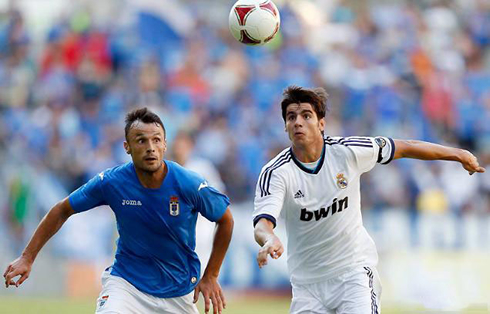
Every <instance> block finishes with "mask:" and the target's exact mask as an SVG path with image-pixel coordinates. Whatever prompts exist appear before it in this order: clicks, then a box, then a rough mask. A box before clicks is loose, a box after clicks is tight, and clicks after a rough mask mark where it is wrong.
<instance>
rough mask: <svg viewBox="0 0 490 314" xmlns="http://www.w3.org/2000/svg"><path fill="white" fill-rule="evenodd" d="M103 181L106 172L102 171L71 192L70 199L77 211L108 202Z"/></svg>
mask: <svg viewBox="0 0 490 314" xmlns="http://www.w3.org/2000/svg"><path fill="white" fill-rule="evenodd" d="M103 181H104V173H103V172H101V173H99V174H98V175H96V176H95V177H93V178H92V179H90V180H89V181H88V182H87V183H85V184H84V185H82V186H81V187H79V188H78V189H77V190H75V191H73V192H72V193H71V194H70V196H69V197H68V200H69V201H70V205H71V207H72V208H73V210H74V211H75V212H77V213H79V212H83V211H86V210H89V209H91V208H94V207H97V206H101V205H106V204H107V203H106V201H105V199H104V193H103V191H102V184H103Z"/></svg>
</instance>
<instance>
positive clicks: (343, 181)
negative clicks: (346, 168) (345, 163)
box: [337, 172, 348, 189]
mask: <svg viewBox="0 0 490 314" xmlns="http://www.w3.org/2000/svg"><path fill="white" fill-rule="evenodd" d="M347 184H348V182H347V178H346V177H344V174H343V173H341V172H340V173H338V174H337V186H338V187H339V188H341V189H345V188H346V187H347Z"/></svg>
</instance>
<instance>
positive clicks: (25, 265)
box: [3, 198, 75, 288]
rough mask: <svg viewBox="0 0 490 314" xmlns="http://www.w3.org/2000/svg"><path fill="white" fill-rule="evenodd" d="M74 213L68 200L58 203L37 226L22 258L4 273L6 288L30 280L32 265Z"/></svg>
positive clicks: (9, 266)
mask: <svg viewBox="0 0 490 314" xmlns="http://www.w3.org/2000/svg"><path fill="white" fill-rule="evenodd" d="M74 213H75V211H74V210H73V209H72V208H71V205H70V202H69V201H68V198H65V199H64V200H62V201H60V202H58V203H57V204H56V205H54V206H53V208H51V210H50V211H49V212H48V213H47V214H46V216H44V218H43V219H42V220H41V222H40V223H39V225H38V226H37V229H36V231H35V232H34V235H33V236H32V238H31V240H30V241H29V243H28V244H27V246H26V248H25V249H24V251H23V252H22V254H21V256H19V257H18V258H17V259H16V260H14V261H13V262H12V263H10V264H9V265H8V266H7V269H6V270H5V272H4V273H3V278H5V287H7V288H8V287H9V285H11V286H14V285H15V286H16V287H18V286H20V285H21V284H22V283H23V282H24V281H25V280H26V279H27V278H29V274H30V272H31V268H32V264H33V263H34V260H35V259H36V256H37V254H38V253H39V251H40V250H41V248H42V247H43V246H44V244H46V242H48V240H49V239H50V238H51V237H52V236H53V235H54V234H55V233H56V232H57V231H58V230H59V229H60V228H61V226H62V225H63V224H64V223H65V221H66V220H67V219H68V217H70V216H71V215H73V214H74ZM17 276H20V278H19V279H18V280H17V282H15V281H14V278H15V277H17Z"/></svg>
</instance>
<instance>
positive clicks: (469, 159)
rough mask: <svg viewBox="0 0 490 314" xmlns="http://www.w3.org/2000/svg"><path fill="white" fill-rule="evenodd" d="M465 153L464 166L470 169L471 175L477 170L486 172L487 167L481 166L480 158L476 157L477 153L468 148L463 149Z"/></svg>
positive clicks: (462, 158)
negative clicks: (474, 153)
mask: <svg viewBox="0 0 490 314" xmlns="http://www.w3.org/2000/svg"><path fill="white" fill-rule="evenodd" d="M462 151H463V153H462V154H461V164H462V165H463V168H464V169H465V170H466V171H468V173H469V174H470V175H472V174H473V173H475V172H485V168H483V167H481V166H480V164H479V163H478V159H476V157H475V155H473V154H472V153H470V152H469V151H467V150H462Z"/></svg>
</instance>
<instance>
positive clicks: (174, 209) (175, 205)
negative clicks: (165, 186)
mask: <svg viewBox="0 0 490 314" xmlns="http://www.w3.org/2000/svg"><path fill="white" fill-rule="evenodd" d="M169 208H170V216H178V215H179V214H180V208H179V198H178V197H177V196H171V197H170V206H169Z"/></svg>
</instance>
